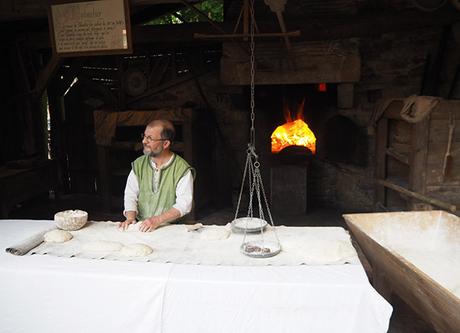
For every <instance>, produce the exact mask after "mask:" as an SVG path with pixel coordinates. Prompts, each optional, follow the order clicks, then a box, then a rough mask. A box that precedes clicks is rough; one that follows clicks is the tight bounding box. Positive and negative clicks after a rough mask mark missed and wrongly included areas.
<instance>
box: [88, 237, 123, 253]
mask: <svg viewBox="0 0 460 333" xmlns="http://www.w3.org/2000/svg"><path fill="white" fill-rule="evenodd" d="M122 247H123V244H121V243H120V242H111V241H105V240H98V241H93V242H89V243H86V244H85V245H83V250H84V251H88V252H116V251H120V250H121V248H122Z"/></svg>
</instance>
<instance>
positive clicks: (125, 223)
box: [118, 219, 136, 231]
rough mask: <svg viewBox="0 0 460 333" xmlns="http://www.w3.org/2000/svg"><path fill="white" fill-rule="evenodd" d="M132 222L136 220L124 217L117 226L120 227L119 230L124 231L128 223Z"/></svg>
mask: <svg viewBox="0 0 460 333" xmlns="http://www.w3.org/2000/svg"><path fill="white" fill-rule="evenodd" d="M134 222H136V220H133V219H126V220H125V221H123V222H121V223H120V225H119V226H118V228H120V229H121V230H123V231H125V230H126V229H128V226H129V225H130V224H133V223H134Z"/></svg>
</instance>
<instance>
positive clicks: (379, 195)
mask: <svg viewBox="0 0 460 333" xmlns="http://www.w3.org/2000/svg"><path fill="white" fill-rule="evenodd" d="M387 145H388V119H386V118H382V119H380V121H379V122H378V124H377V138H376V145H375V178H377V179H386V177H387V174H386V150H387ZM374 187H375V198H374V204H375V206H376V207H378V206H379V204H380V205H383V206H385V205H386V188H385V187H384V186H381V185H380V184H377V183H376V184H375V185H374Z"/></svg>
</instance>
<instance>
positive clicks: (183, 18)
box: [146, 0, 224, 25]
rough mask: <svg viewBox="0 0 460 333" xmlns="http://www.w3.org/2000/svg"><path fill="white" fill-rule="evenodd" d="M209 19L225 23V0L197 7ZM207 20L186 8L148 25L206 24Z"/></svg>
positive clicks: (207, 2) (211, 1)
mask: <svg viewBox="0 0 460 333" xmlns="http://www.w3.org/2000/svg"><path fill="white" fill-rule="evenodd" d="M195 7H196V8H198V9H199V10H200V11H202V12H203V13H205V14H206V15H207V16H208V18H210V19H211V20H213V21H215V22H223V21H224V0H205V1H202V2H201V3H199V4H197V5H195ZM204 21H206V19H205V18H204V17H203V16H202V15H200V14H199V13H197V12H196V11H194V10H193V9H191V8H184V9H181V10H179V11H177V12H175V13H170V14H166V15H164V16H161V17H158V18H156V19H155V20H152V21H150V22H147V23H146V25H158V24H182V23H191V22H204Z"/></svg>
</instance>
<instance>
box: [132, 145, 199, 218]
mask: <svg viewBox="0 0 460 333" xmlns="http://www.w3.org/2000/svg"><path fill="white" fill-rule="evenodd" d="M132 167H133V172H134V174H135V175H136V177H137V181H138V183H139V197H138V202H137V219H138V220H139V221H142V220H145V219H147V218H149V217H152V216H157V215H160V214H162V213H164V212H165V211H167V210H168V209H170V208H171V207H172V206H173V205H174V203H175V202H176V187H177V183H178V182H179V180H180V179H181V178H182V177H183V176H184V175H185V173H186V172H187V171H188V170H192V172H193V169H192V167H190V165H189V164H188V163H187V162H186V161H185V160H184V159H183V158H182V157H180V156H179V155H176V154H174V157H173V160H172V162H171V164H169V165H168V166H167V167H166V168H163V169H160V170H159V172H160V177H159V185H158V188H157V189H156V191H155V189H154V188H153V172H154V171H153V167H152V164H151V163H150V156H148V155H144V156H141V157H139V158H137V159H136V160H135V161H134V162H133V164H132Z"/></svg>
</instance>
